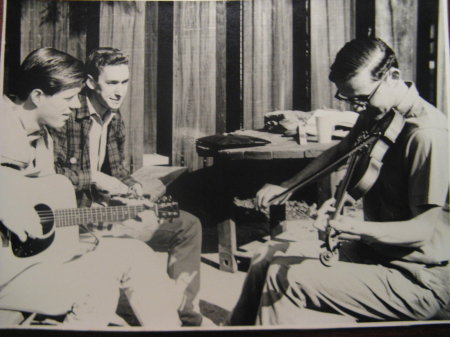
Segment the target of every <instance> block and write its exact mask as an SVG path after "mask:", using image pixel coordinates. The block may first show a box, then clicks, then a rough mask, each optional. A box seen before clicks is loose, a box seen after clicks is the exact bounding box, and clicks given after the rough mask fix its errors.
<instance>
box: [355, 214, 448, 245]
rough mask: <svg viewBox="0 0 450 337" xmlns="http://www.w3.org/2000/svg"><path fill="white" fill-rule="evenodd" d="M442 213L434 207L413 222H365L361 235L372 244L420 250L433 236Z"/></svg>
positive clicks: (412, 220)
mask: <svg viewBox="0 0 450 337" xmlns="http://www.w3.org/2000/svg"><path fill="white" fill-rule="evenodd" d="M440 212H442V210H441V209H440V207H434V208H432V209H430V210H428V211H427V212H425V213H423V214H421V215H419V216H418V217H416V218H414V219H411V220H405V221H392V222H391V221H389V222H369V221H365V222H364V223H363V226H361V230H360V232H361V233H360V234H361V235H362V236H363V238H365V240H367V241H370V242H377V243H382V244H387V245H396V246H401V247H410V248H420V247H421V246H422V245H423V244H424V243H425V242H427V241H428V240H429V239H430V238H431V236H432V235H433V231H434V226H435V223H436V221H437V217H438V216H439V214H440Z"/></svg>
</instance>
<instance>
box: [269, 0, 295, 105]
mask: <svg viewBox="0 0 450 337" xmlns="http://www.w3.org/2000/svg"><path fill="white" fill-rule="evenodd" d="M272 27H273V28H272V30H273V33H272V39H273V66H272V72H273V80H272V93H273V106H272V109H274V110H281V109H287V108H292V82H293V76H292V71H293V60H292V55H293V48H292V41H293V37H292V35H293V28H292V1H279V0H278V1H274V2H273V15H272ZM286 56H288V57H286Z"/></svg>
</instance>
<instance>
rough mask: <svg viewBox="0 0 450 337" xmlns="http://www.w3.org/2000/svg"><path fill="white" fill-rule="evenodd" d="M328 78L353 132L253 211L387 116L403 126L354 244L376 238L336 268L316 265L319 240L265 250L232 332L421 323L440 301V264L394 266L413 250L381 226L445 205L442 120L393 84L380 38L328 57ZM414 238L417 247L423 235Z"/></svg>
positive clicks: (261, 197) (445, 270) (406, 86)
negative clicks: (327, 319) (348, 110)
mask: <svg viewBox="0 0 450 337" xmlns="http://www.w3.org/2000/svg"><path fill="white" fill-rule="evenodd" d="M329 79H330V80H331V81H332V82H334V83H335V84H336V86H337V89H338V90H337V93H336V96H335V97H336V98H337V99H341V100H345V101H348V102H350V103H351V104H352V105H353V106H354V108H355V110H356V111H357V112H358V113H359V114H360V116H359V118H358V120H357V122H356V124H355V126H354V127H353V129H352V130H351V132H350V133H349V134H348V135H347V136H346V137H345V138H344V139H343V140H342V141H341V142H340V143H339V144H337V145H335V146H334V147H332V148H330V149H328V150H327V151H325V152H324V153H323V154H322V155H321V156H319V157H318V158H317V159H315V160H314V161H312V162H311V163H310V164H309V165H308V166H306V167H305V168H304V169H303V170H302V171H300V172H299V173H298V174H296V175H295V176H294V177H292V178H290V179H288V180H286V181H285V182H283V183H282V184H280V185H279V186H277V185H272V184H266V185H265V186H263V188H262V189H260V190H259V191H258V193H257V195H256V197H257V203H258V206H259V207H261V208H265V207H268V206H269V204H271V203H273V204H277V203H282V202H285V201H286V200H287V199H288V198H289V197H290V196H291V193H287V190H288V189H289V188H290V187H292V186H295V185H297V184H298V183H299V182H302V181H304V180H306V179H307V178H309V177H311V176H312V175H313V174H315V173H316V172H319V171H321V170H322V169H324V168H326V167H327V166H328V165H330V164H331V163H333V162H335V161H336V160H337V159H339V158H342V157H343V156H344V155H345V154H346V153H348V152H349V151H350V149H352V147H353V146H354V145H355V143H356V140H357V138H358V136H359V135H361V134H362V132H363V131H370V130H371V128H372V127H373V126H374V125H375V124H376V123H377V122H378V121H379V120H380V119H381V118H383V117H384V116H386V115H387V114H388V113H389V112H391V111H394V112H395V113H396V114H400V115H401V116H402V118H404V121H405V125H404V127H403V129H402V130H401V132H400V134H399V135H398V138H397V139H396V141H395V143H394V144H393V145H391V146H390V147H389V149H388V150H387V152H386V154H385V156H384V158H383V165H382V168H381V171H380V173H379V176H378V178H377V179H376V182H375V183H374V185H373V186H372V187H371V188H370V189H369V191H368V192H367V193H366V194H365V195H364V199H363V206H364V218H365V221H361V224H360V225H359V226H358V229H359V230H360V231H359V232H358V236H357V238H361V237H363V238H367V237H368V238H370V237H373V236H374V232H376V240H361V241H355V242H352V244H351V245H349V247H350V248H352V247H353V248H352V249H350V250H349V251H346V249H344V248H345V247H343V249H341V251H342V252H345V253H343V254H341V257H340V259H341V260H342V261H346V262H341V261H339V262H338V264H337V265H336V266H332V267H327V266H324V265H323V264H321V262H320V261H319V259H318V254H319V251H320V245H321V242H320V241H318V242H317V243H316V246H317V249H316V250H315V249H312V251H311V249H309V252H306V250H305V247H306V245H305V244H304V243H305V242H303V243H302V242H294V243H286V244H278V245H277V244H274V243H269V244H268V245H267V246H265V247H264V248H263V249H262V250H260V251H259V252H258V253H257V254H256V255H255V256H254V258H253V260H252V264H251V267H250V270H249V273H248V276H247V278H246V281H245V283H244V286H243V291H242V294H241V297H240V299H239V301H238V303H237V305H236V307H235V309H234V310H233V313H232V315H231V317H230V323H231V324H233V325H246V324H255V323H258V324H263V325H268V324H307V322H308V319H311V317H312V316H311V313H317V312H330V313H339V314H343V315H346V316H349V317H351V318H352V319H356V320H360V321H380V320H417V319H428V318H430V317H433V316H434V314H435V313H436V312H437V310H439V308H442V307H443V306H445V305H446V303H447V302H448V301H449V287H448V275H449V267H448V262H447V261H436V260H434V261H432V263H429V264H428V263H424V262H423V261H411V260H408V259H404V258H403V257H405V256H408V254H410V253H411V252H412V251H415V250H419V251H420V249H421V248H420V245H414V243H413V242H411V241H410V237H409V236H408V235H406V233H404V232H402V231H394V232H392V231H389V230H388V227H386V226H382V225H381V223H386V222H394V223H397V222H400V221H408V220H411V219H413V218H415V217H416V216H418V215H420V214H422V213H424V212H426V211H428V210H430V209H431V208H435V207H442V206H443V205H444V204H445V198H446V195H447V193H448V181H449V177H448V172H449V170H448V130H447V119H446V118H445V116H444V115H443V114H442V113H441V112H440V111H439V110H437V109H436V108H435V107H433V106H432V105H431V104H429V103H428V102H426V101H425V100H423V99H422V98H421V97H420V96H419V94H418V92H417V90H416V88H415V86H414V84H413V83H411V82H405V81H404V80H402V78H401V72H400V70H399V67H398V64H397V59H396V56H395V54H394V52H393V51H392V49H391V48H390V47H389V46H387V45H386V44H385V43H384V42H383V41H381V40H380V39H376V38H367V39H355V40H352V41H350V42H348V43H347V44H346V45H345V46H344V47H343V48H342V49H341V50H340V51H339V52H338V54H337V56H336V59H335V62H334V64H333V65H332V67H331V72H330V75H329ZM325 174H326V173H323V174H322V175H319V176H318V177H317V180H318V179H320V178H323V177H324V176H325ZM283 192H286V193H285V194H282V193H283ZM280 195H282V196H280ZM278 196H280V197H278ZM377 224H380V226H377ZM431 225H432V224H431V223H430V226H431ZM411 230H412V231H415V230H416V228H415V227H411ZM409 234H411V233H409ZM416 234H417V233H416ZM421 235H422V236H423V239H424V240H426V239H427V238H426V235H427V234H426V233H425V232H424V233H419V234H418V236H419V237H420V236H421ZM447 242H449V243H450V238H447ZM311 245H312V243H311V242H308V247H310V248H311ZM277 256H278V257H277ZM405 303H408V305H405ZM307 309H312V310H313V311H311V310H309V312H308V310H307ZM319 317H320V316H319ZM322 318H323V317H322Z"/></svg>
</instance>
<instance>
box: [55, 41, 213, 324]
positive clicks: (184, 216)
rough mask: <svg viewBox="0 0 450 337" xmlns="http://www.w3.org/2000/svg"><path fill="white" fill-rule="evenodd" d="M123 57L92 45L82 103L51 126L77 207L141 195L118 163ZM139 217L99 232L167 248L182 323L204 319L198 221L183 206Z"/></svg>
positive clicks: (120, 159)
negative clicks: (160, 215)
mask: <svg viewBox="0 0 450 337" xmlns="http://www.w3.org/2000/svg"><path fill="white" fill-rule="evenodd" d="M128 62H129V61H128V57H126V56H125V55H124V54H123V53H122V52H121V51H120V50H118V49H114V48H99V49H97V50H94V51H93V52H92V53H91V54H90V55H89V56H88V59H87V61H86V69H87V72H88V79H87V83H86V84H87V86H86V88H85V90H84V91H83V92H82V93H81V94H80V95H79V99H80V102H81V107H78V108H76V109H74V114H73V115H72V116H70V118H69V120H68V121H67V123H66V125H65V126H64V127H63V128H61V129H57V130H52V135H53V137H54V140H55V166H56V172H58V173H61V174H64V175H66V176H67V177H68V178H69V179H70V180H71V181H72V183H73V185H74V186H75V190H76V193H77V199H78V205H79V206H91V204H92V203H93V202H94V203H95V202H99V200H97V199H98V198H97V197H98V196H101V195H102V194H109V195H118V194H119V195H120V194H131V195H133V196H134V197H138V198H139V197H142V195H143V190H142V187H141V184H140V183H138V182H137V181H136V180H134V179H133V178H132V177H131V176H130V173H129V171H128V170H127V169H126V168H125V165H124V163H123V161H124V158H125V154H124V149H125V133H126V131H125V125H124V122H123V120H122V117H121V114H120V110H119V108H120V107H121V105H122V103H123V101H124V99H125V96H126V94H127V90H128V83H129V78H130V72H129V66H128ZM152 192H153V191H151V192H150V193H151V194H153V193H152ZM153 197H155V196H153ZM143 216H144V217H145V218H144V219H143V221H142V226H136V225H133V226H128V225H127V224H120V223H119V224H114V225H113V228H112V229H111V230H110V231H104V235H108V236H114V237H133V238H137V239H139V240H142V241H144V242H147V243H148V244H149V245H150V247H152V248H153V249H155V250H157V251H168V253H169V259H168V266H167V271H168V274H169V276H170V277H171V278H172V279H175V280H176V282H177V284H178V285H179V287H180V289H182V291H183V299H182V303H181V305H180V307H179V309H178V310H179V315H180V319H181V321H182V322H183V324H184V325H187V326H198V325H201V324H202V323H203V324H204V323H205V322H206V321H207V320H206V319H203V317H202V316H201V314H200V311H199V307H198V302H199V298H198V293H199V289H200V250H201V240H202V232H201V224H200V221H199V220H198V219H197V218H196V217H194V216H193V215H191V214H189V213H187V212H184V211H181V212H180V217H179V218H177V219H174V220H173V221H165V222H161V223H159V222H158V221H157V219H156V217H155V216H154V214H153V213H152V212H144V213H143ZM100 235H101V234H100ZM125 253H126V252H124V254H125Z"/></svg>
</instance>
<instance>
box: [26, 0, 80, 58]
mask: <svg viewBox="0 0 450 337" xmlns="http://www.w3.org/2000/svg"><path fill="white" fill-rule="evenodd" d="M71 5H72V6H74V5H75V4H70V3H69V2H59V1H58V2H57V1H33V0H27V1H23V2H22V20H21V48H20V49H21V51H20V52H21V57H22V59H23V58H24V57H25V56H27V55H28V54H29V53H30V52H31V51H33V50H35V49H37V48H41V47H53V48H56V49H59V50H62V51H65V52H67V53H69V54H71V55H73V56H75V57H78V58H80V59H81V60H84V57H85V54H86V49H85V48H86V29H85V28H84V29H79V30H74V29H71V27H74V26H76V25H74V22H72V25H71V20H75V19H74V18H71V15H70V8H71ZM77 5H78V6H79V8H82V6H83V5H82V3H79V4H77ZM77 27H83V26H77Z"/></svg>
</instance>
